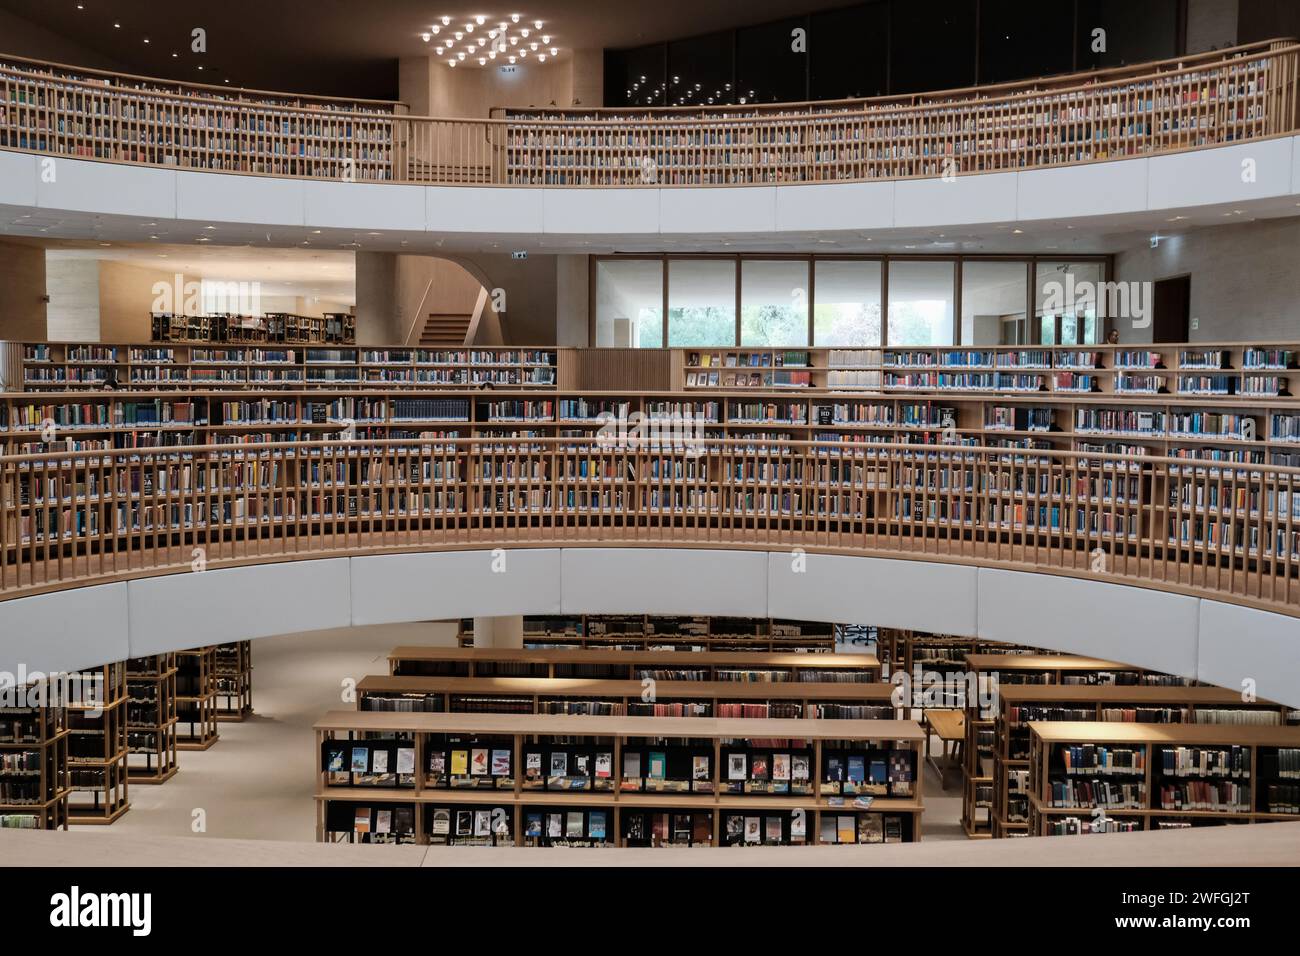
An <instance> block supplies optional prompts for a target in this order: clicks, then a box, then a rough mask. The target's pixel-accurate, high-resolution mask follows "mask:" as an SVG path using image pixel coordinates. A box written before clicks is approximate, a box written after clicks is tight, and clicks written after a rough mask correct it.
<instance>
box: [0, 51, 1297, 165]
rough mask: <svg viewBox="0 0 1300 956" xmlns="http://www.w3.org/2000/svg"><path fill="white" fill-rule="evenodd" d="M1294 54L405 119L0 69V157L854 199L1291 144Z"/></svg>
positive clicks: (9, 63) (352, 106)
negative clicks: (723, 101)
mask: <svg viewBox="0 0 1300 956" xmlns="http://www.w3.org/2000/svg"><path fill="white" fill-rule="evenodd" d="M1298 76H1300V46H1298V45H1296V44H1295V42H1294V41H1290V40H1276V41H1269V42H1267V43H1261V44H1253V45H1250V46H1244V47H1237V48H1234V49H1232V50H1224V51H1218V52H1214V53H1208V54H1201V55H1198V56H1191V57H1184V58H1182V59H1180V60H1177V61H1167V62H1161V63H1155V64H1143V65H1139V66H1136V67H1126V68H1122V69H1117V70H1109V71H1104V72H1100V73H1087V74H1073V75H1070V76H1067V77H1059V78H1054V79H1049V80H1038V81H1033V82H1026V83H1019V84H1004V85H1002V86H997V87H984V88H973V89H969V90H954V91H945V92H940V93H933V94H926V95H924V96H913V97H894V98H884V99H875V100H856V101H840V102H835V103H817V104H813V103H804V104H785V105H782V106H777V107H770V106H764V107H757V106H755V107H746V108H737V107H724V108H718V109H716V110H707V111H699V110H693V111H685V110H672V109H669V110H651V111H630V110H624V111H607V110H597V111H587V112H572V111H561V112H556V111H551V112H528V113H511V114H507V115H505V116H503V117H500V118H494V119H485V120H473V119H437V118H430V117H417V116H407V115H402V114H401V113H400V112H398V108H397V105H396V104H376V103H368V102H360V101H339V100H327V99H324V98H302V97H295V96H293V95H289V94H285V95H278V94H247V93H240V94H231V95H221V94H222V91H221V90H219V89H217V88H208V87H193V86H186V85H181V84H175V83H169V82H166V81H143V80H140V79H139V78H135V77H116V78H114V76H113V75H109V74H96V75H91V74H90V73H89V71H75V70H74V69H72V68H67V67H56V66H54V65H51V64H44V65H41V64H32V63H31V62H30V61H27V62H21V61H18V60H17V59H16V58H13V57H8V58H6V57H0V148H5V149H11V150H19V151H24V152H34V153H42V154H49V155H54V156H67V157H73V158H78V159H90V160H100V161H106V162H118V163H131V164H136V165H145V166H164V167H174V168H179V169H192V170H210V171H220V172H233V173H247V174H253V175H262V176H288V177H294V178H304V179H319V180H336V181H343V182H399V183H420V184H440V185H463V184H470V185H474V184H491V185H501V186H593V187H600V186H704V185H709V186H721V185H754V184H774V183H818V182H862V181H872V180H895V179H910V178H920V177H940V176H960V175H966V174H971V173H983V172H999V171H1008V170H1026V169H1041V168H1048V167H1055V166H1064V165H1072V164H1078V163H1087V162H1094V161H1100V160H1111V159H1122V158H1127V157H1135V156H1154V155H1160V154H1164V153H1174V152H1182V151H1186V150H1193V149H1200V148H1204V147H1210V146H1222V145H1225V144H1229V143H1239V142H1245V141H1250V140H1259V139H1267V138H1269V137H1275V136H1282V135H1287V134H1291V133H1294V132H1295V131H1296V130H1297V129H1300V106H1298V101H1300V97H1298V92H1300V86H1298V80H1297V77H1298Z"/></svg>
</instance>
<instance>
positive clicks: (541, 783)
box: [316, 711, 924, 845]
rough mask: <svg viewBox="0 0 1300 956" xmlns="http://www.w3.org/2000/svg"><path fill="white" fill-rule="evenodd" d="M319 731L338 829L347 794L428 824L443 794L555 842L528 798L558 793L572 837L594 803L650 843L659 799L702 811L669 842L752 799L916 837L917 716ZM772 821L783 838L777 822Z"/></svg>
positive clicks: (512, 719) (787, 815) (798, 830)
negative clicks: (404, 809)
mask: <svg viewBox="0 0 1300 956" xmlns="http://www.w3.org/2000/svg"><path fill="white" fill-rule="evenodd" d="M316 731H317V738H318V757H317V759H318V765H317V770H318V779H319V788H318V790H317V795H316V799H317V804H318V816H317V820H318V829H317V836H318V839H320V840H322V841H324V840H330V839H337V838H338V837H339V834H340V833H341V832H342V831H335V830H332V829H331V827H333V826H335V825H337V824H338V822H339V821H340V820H343V819H346V816H347V815H346V813H344V812H343V811H340V810H337V809H335V808H334V807H335V805H336V804H352V805H356V806H364V807H371V806H373V805H376V804H377V803H379V802H388V803H393V804H401V805H408V806H410V807H411V808H412V811H413V813H414V816H415V821H416V828H415V830H416V832H417V833H420V834H423V835H425V836H426V838H428V839H432V837H433V836H434V834H433V829H432V825H433V818H432V813H433V812H434V811H436V810H437V809H439V808H448V809H460V810H469V809H473V810H475V811H477V810H478V809H491V808H497V807H499V808H503V809H506V813H505V816H504V820H505V821H506V823H507V828H506V829H504V830H503V829H501V828H500V827H493V829H492V832H491V833H489V834H488V836H496V837H499V838H500V839H498V840H497V841H495V842H504V843H508V844H512V845H550V843H549V841H550V840H551V839H552V838H553V834H552V833H551V831H550V830H549V829H547V830H544V832H543V834H542V837H541V838H540V839H537V841H536V842H535V843H529V842H528V841H529V840H531V839H534V838H535V837H537V835H536V834H535V833H532V834H531V835H530V830H532V829H534V828H533V827H531V826H530V821H529V818H528V816H527V814H528V813H530V812H532V813H547V814H549V813H551V812H557V811H558V808H560V807H563V808H564V809H565V813H566V814H567V813H568V812H570V811H572V812H574V813H575V814H577V813H582V814H583V817H582V820H583V826H584V829H583V830H582V832H581V833H579V832H578V830H577V828H576V826H575V827H574V828H573V829H572V830H570V828H569V823H570V820H569V818H568V817H567V815H566V817H565V819H564V823H565V828H564V830H563V834H562V836H561V837H559V839H560V840H561V841H582V842H589V841H593V840H597V839H598V838H597V837H596V836H594V835H593V833H592V829H591V827H592V822H593V821H592V818H591V813H592V812H593V811H597V812H603V813H605V814H606V816H605V817H604V818H603V822H604V824H605V826H604V831H603V832H604V833H605V834H606V836H604V837H602V838H599V839H600V840H601V841H602V842H608V841H609V840H611V839H614V838H615V837H614V836H613V835H617V838H618V839H621V840H622V841H623V845H652V844H653V843H654V841H655V840H656V837H657V836H659V837H662V834H657V832H656V830H655V826H654V823H655V821H654V819H653V816H654V815H655V814H664V813H667V814H669V815H670V816H671V815H674V814H681V815H683V816H686V815H689V816H691V817H692V820H693V821H696V818H695V815H696V814H702V815H703V816H702V817H701V818H700V819H699V820H698V821H696V822H699V823H701V828H699V829H697V828H696V826H695V824H694V823H693V824H692V827H691V834H690V835H689V836H685V835H684V834H678V833H677V832H676V831H675V830H674V831H673V832H672V833H670V835H669V836H668V838H667V839H660V840H659V842H663V843H667V844H673V843H679V842H685V843H688V844H694V843H705V844H707V845H719V842H718V841H719V836H718V835H719V834H722V833H724V832H725V825H726V824H725V817H726V816H728V815H735V814H742V815H743V814H745V813H746V811H752V812H758V813H760V814H763V813H766V814H769V815H771V816H773V817H774V818H775V817H780V818H781V819H782V820H784V821H785V822H784V824H783V828H782V830H781V842H790V843H798V842H807V843H817V842H820V840H819V837H818V834H819V833H820V829H819V827H820V825H821V823H820V821H821V820H823V819H825V817H826V816H827V815H829V816H832V817H834V818H836V820H837V823H838V820H839V818H841V817H853V818H854V820H855V829H854V831H853V833H854V839H853V840H852V841H850V840H848V839H837V840H836V841H834V842H884V840H883V839H882V840H880V841H876V840H873V839H868V838H866V837H867V836H869V835H870V834H872V833H874V832H875V829H876V827H875V821H874V819H871V818H869V822H868V823H864V824H863V827H864V829H863V830H862V833H863V835H864V839H862V840H861V841H859V840H858V839H857V833H858V830H857V828H856V821H857V819H858V817H859V816H860V815H861V814H877V815H880V819H879V826H880V832H881V833H892V832H895V831H897V833H898V834H899V836H900V838H901V839H911V840H919V839H920V838H921V813H922V810H923V800H922V793H921V777H920V774H919V769H920V745H921V742H922V741H923V739H924V736H923V734H922V731H921V729H920V727H918V726H917V725H916V724H915V723H912V722H910V721H894V720H843V721H838V720H837V721H828V720H817V719H812V720H797V721H794V720H781V719H715V718H704V717H698V718H674V717H588V716H581V717H575V716H552V715H541V716H537V715H506V714H436V713H411V714H387V713H371V712H356V711H336V712H333V713H330V714H327V715H325V717H323V718H322V719H321V720H320V721H318V722H317V724H316ZM628 814H640V815H642V816H643V818H644V823H645V826H646V827H648V828H645V829H643V830H642V832H643V834H644V835H643V836H642V837H635V836H630V835H629V832H628V831H629V828H631V826H632V824H631V822H630V819H629V817H628V816H627V815H628ZM795 818H798V819H799V820H800V821H801V824H800V825H799V826H798V827H794V826H793V825H792V822H791V821H793V820H794V819H795ZM453 819H454V815H453ZM542 819H543V821H544V824H545V825H546V826H547V827H549V825H550V821H549V819H548V818H547V817H543V818H542ZM705 819H707V821H708V824H709V825H708V828H707V831H705V830H704V829H703V827H702V821H703V820H705ZM575 820H576V817H575ZM597 822H601V821H600V820H599V819H598V820H597ZM706 832H707V836H706V835H705V834H706ZM836 832H837V834H839V830H838V829H837V831H836ZM765 833H766V834H767V836H766V838H765V839H767V840H769V841H771V842H775V841H776V831H775V828H774V829H773V830H772V831H770V832H769V831H765ZM439 835H441V834H439ZM477 835H482V834H477ZM679 836H682V837H684V839H682V840H679V839H678V837H679ZM638 839H640V840H646V841H649V842H648V843H637V842H635V841H636V840H638ZM741 842H742V844H743V843H745V842H747V841H744V840H742V841H741Z"/></svg>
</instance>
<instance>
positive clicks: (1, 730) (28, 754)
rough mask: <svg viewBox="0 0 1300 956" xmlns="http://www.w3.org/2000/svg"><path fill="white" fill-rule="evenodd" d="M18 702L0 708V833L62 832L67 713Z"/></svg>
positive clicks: (64, 822)
mask: <svg viewBox="0 0 1300 956" xmlns="http://www.w3.org/2000/svg"><path fill="white" fill-rule="evenodd" d="M9 703H12V704H13V705H14V706H8V704H9ZM22 703H23V701H22V700H21V699H18V698H16V697H15V698H14V699H12V700H11V701H7V702H6V706H4V707H0V829H16V830H66V829H67V828H68V795H69V793H70V792H71V791H70V786H69V780H68V724H67V713H66V711H65V710H64V709H63V708H62V707H35V706H32V707H28V706H18V705H19V704H22Z"/></svg>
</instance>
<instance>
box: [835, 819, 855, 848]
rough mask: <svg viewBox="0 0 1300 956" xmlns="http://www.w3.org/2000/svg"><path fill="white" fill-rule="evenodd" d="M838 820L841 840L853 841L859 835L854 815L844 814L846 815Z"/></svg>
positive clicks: (845, 841) (843, 841)
mask: <svg viewBox="0 0 1300 956" xmlns="http://www.w3.org/2000/svg"><path fill="white" fill-rule="evenodd" d="M838 820H839V827H838V829H839V837H840V842H841V843H852V842H853V841H854V840H855V839H856V837H857V835H858V828H857V826H856V824H855V821H854V819H853V818H852V817H848V816H844V817H839V818H838Z"/></svg>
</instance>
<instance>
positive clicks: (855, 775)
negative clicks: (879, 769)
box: [848, 756, 867, 783]
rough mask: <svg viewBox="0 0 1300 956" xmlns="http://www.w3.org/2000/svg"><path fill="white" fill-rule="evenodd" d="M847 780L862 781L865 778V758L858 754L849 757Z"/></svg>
mask: <svg viewBox="0 0 1300 956" xmlns="http://www.w3.org/2000/svg"><path fill="white" fill-rule="evenodd" d="M848 777H849V780H850V781H851V782H853V783H862V781H864V780H866V779H867V764H866V760H865V759H864V758H863V757H860V756H850V757H849V772H848Z"/></svg>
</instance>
